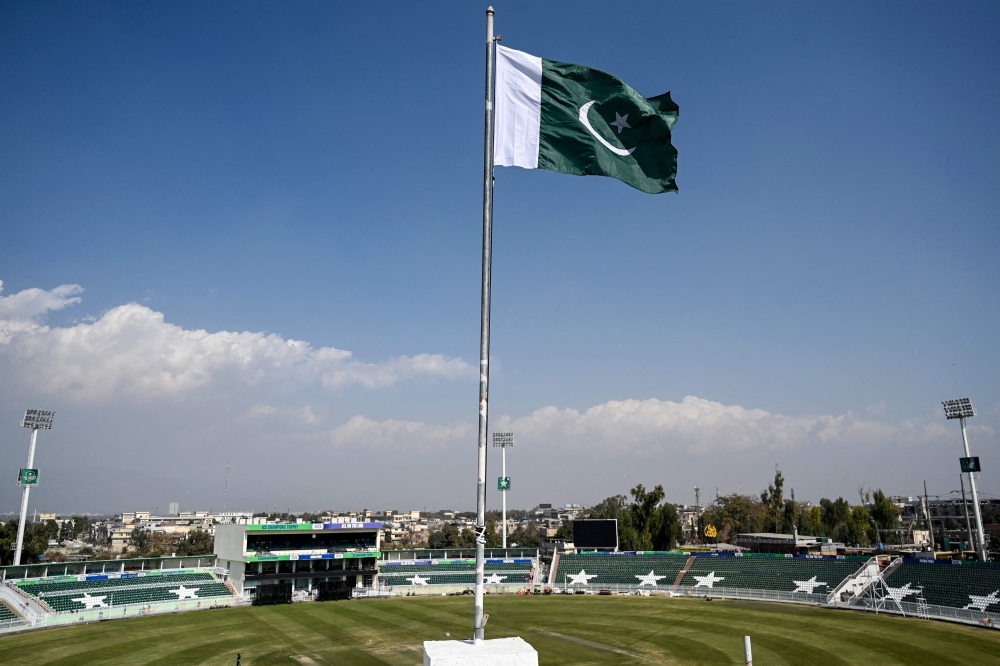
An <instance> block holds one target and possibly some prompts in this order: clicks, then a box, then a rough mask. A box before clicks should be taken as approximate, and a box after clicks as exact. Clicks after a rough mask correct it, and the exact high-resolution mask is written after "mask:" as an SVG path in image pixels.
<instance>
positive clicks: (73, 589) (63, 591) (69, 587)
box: [17, 571, 232, 612]
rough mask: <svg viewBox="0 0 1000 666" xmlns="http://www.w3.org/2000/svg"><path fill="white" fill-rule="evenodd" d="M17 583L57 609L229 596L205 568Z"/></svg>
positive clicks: (221, 584)
mask: <svg viewBox="0 0 1000 666" xmlns="http://www.w3.org/2000/svg"><path fill="white" fill-rule="evenodd" d="M17 586H18V588H19V589H20V590H21V591H23V592H26V593H27V594H30V595H31V596H34V597H36V598H38V599H41V600H42V601H44V602H45V603H46V604H48V605H49V607H50V608H52V610H54V611H56V612H63V611H78V610H87V609H93V608H111V607H119V606H128V605H133V604H152V603H160V602H169V601H181V600H192V599H195V600H197V599H218V598H225V597H232V592H230V590H229V588H228V587H226V585H225V584H224V583H222V582H221V581H220V580H219V579H218V578H216V577H215V575H213V574H212V573H208V572H199V573H171V572H169V571H166V572H161V571H158V572H150V573H148V574H146V575H145V576H134V577H126V578H107V579H98V580H73V579H67V578H66V577H63V578H57V579H34V580H32V579H29V580H26V581H20V582H18V583H17Z"/></svg>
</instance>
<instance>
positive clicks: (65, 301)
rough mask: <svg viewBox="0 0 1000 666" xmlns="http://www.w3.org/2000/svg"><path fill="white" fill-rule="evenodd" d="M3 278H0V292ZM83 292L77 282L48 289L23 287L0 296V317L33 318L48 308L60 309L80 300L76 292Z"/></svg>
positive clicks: (45, 311)
mask: <svg viewBox="0 0 1000 666" xmlns="http://www.w3.org/2000/svg"><path fill="white" fill-rule="evenodd" d="M2 293H3V280H0V294H2ZM81 293H83V287H81V286H80V285H78V284H64V285H60V286H58V287H56V288H55V289H50V290H48V291H46V290H44V289H25V290H24V291H19V292H17V293H16V294H13V295H12V296H0V319H11V320H25V319H27V320H34V319H37V318H39V317H41V316H43V315H45V314H46V313H47V312H49V311H50V310H62V309H63V308H64V307H66V306H67V305H74V304H76V303H79V302H80V297H79V296H78V295H77V294H81Z"/></svg>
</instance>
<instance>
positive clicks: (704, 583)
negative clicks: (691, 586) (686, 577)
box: [694, 571, 726, 587]
mask: <svg viewBox="0 0 1000 666" xmlns="http://www.w3.org/2000/svg"><path fill="white" fill-rule="evenodd" d="M694 579H695V580H696V581H698V584H697V585H695V587H715V584H716V583H718V582H719V581H720V580H726V577H725V576H718V577H716V575H715V572H714V571H713V572H711V573H709V574H708V575H707V576H695V577H694Z"/></svg>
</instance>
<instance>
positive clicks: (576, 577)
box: [567, 569, 597, 585]
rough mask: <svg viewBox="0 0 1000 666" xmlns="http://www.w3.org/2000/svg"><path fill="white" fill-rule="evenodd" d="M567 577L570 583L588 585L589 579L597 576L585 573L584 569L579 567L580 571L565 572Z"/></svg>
mask: <svg viewBox="0 0 1000 666" xmlns="http://www.w3.org/2000/svg"><path fill="white" fill-rule="evenodd" d="M567 578H569V580H570V583H569V584H570V585H590V579H591V578H597V574H593V575H587V570H586V569H580V573H578V574H567Z"/></svg>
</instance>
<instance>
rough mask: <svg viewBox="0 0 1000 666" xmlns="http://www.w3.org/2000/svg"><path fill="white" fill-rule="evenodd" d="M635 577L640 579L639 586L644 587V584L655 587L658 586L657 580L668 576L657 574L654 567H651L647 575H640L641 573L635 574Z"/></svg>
mask: <svg viewBox="0 0 1000 666" xmlns="http://www.w3.org/2000/svg"><path fill="white" fill-rule="evenodd" d="M635 577H636V578H638V579H639V587H642V586H643V585H652V586H653V587H656V581H658V580H660V579H661V578H666V576H657V575H656V572H654V571H653V570H652V569H650V570H649V573H648V574H646V575H645V576H640V575H639V574H635Z"/></svg>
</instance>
